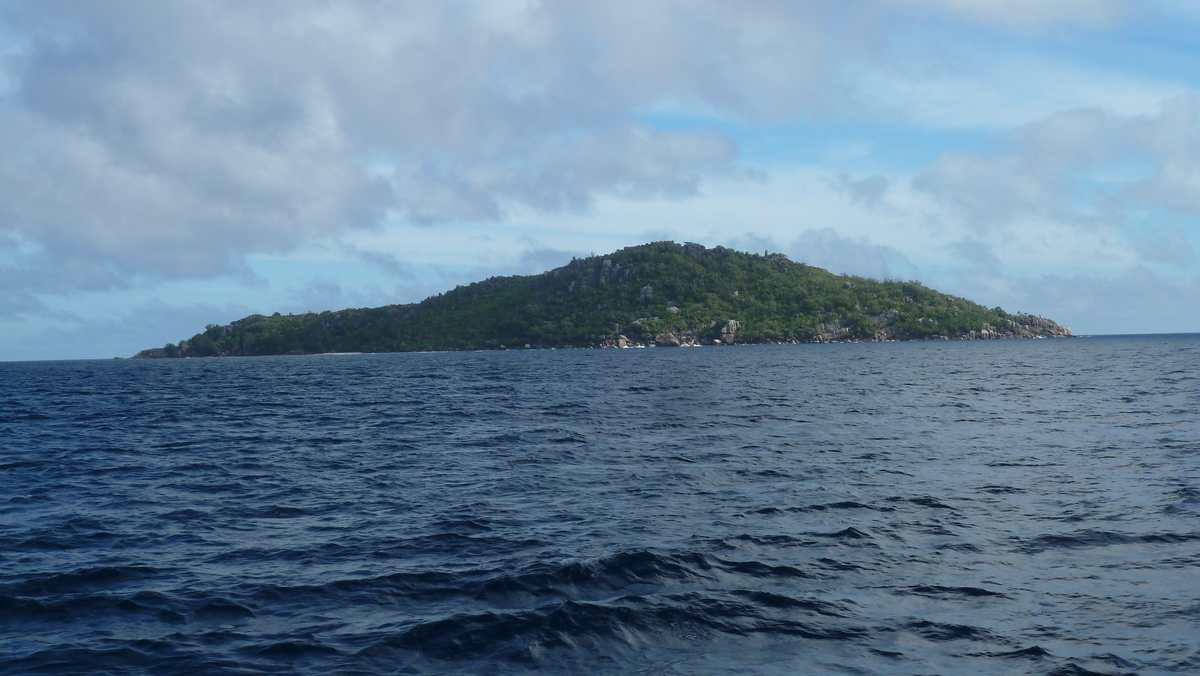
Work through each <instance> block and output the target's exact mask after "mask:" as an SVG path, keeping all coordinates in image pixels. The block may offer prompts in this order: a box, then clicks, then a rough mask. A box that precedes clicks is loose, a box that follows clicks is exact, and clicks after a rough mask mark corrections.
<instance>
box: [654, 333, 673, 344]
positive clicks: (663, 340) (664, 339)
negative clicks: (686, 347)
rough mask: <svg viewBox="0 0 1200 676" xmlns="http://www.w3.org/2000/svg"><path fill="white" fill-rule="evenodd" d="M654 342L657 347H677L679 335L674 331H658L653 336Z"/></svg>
mask: <svg viewBox="0 0 1200 676" xmlns="http://www.w3.org/2000/svg"><path fill="white" fill-rule="evenodd" d="M654 344H655V345H657V346H659V347H679V336H676V335H675V334H674V333H660V334H658V335H657V336H655V337H654Z"/></svg>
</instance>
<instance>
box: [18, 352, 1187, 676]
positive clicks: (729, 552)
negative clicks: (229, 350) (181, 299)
mask: <svg viewBox="0 0 1200 676" xmlns="http://www.w3.org/2000/svg"><path fill="white" fill-rule="evenodd" d="M1198 378H1200V336H1196V335H1188V336H1159V337H1125V338H1095V339H1076V340H1029V341H971V342H951V343H902V344H835V345H794V346H762V347H740V348H703V349H674V350H669V349H661V348H660V349H643V350H560V351H517V352H488V353H440V354H390V355H324V356H309V357H275V358H233V359H196V360H170V361H82V362H25V363H0V673H4V674H25V673H45V674H274V673H289V674H290V673H312V674H375V673H404V674H445V673H464V674H489V673H496V674H509V673H590V674H603V673H646V674H724V673H745V674H888V675H895V674H900V675H903V674H913V675H915V674H1052V675H1055V676H1069V675H1074V676H1081V675H1088V674H1170V673H1178V674H1194V673H1200V415H1198V413H1197V412H1198V411H1200V379H1198Z"/></svg>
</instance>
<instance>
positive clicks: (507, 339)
mask: <svg viewBox="0 0 1200 676" xmlns="http://www.w3.org/2000/svg"><path fill="white" fill-rule="evenodd" d="M1071 335H1072V334H1071V330H1070V329H1069V328H1068V327H1066V326H1059V325H1058V324H1056V323H1055V322H1053V321H1051V320H1049V319H1045V318H1043V317H1037V316H1033V315H1028V314H1009V313H1007V312H1005V311H1004V310H1002V309H1000V308H998V307H996V308H986V307H983V306H982V305H979V304H978V303H974V302H972V301H969V300H966V299H964V298H958V297H955V296H951V295H947V294H944V293H940V292H938V291H934V290H933V289H929V288H927V287H925V286H924V285H922V284H921V283H919V282H915V281H907V282H905V281H897V280H876V279H868V278H864V277H857V276H851V275H835V274H833V273H831V272H829V271H827V270H824V269H821V268H818V267H813V266H810V265H805V264H804V263H797V262H795V261H792V260H789V259H788V257H787V256H784V255H783V254H779V253H763V254H761V255H760V254H753V253H745V252H741V251H736V250H733V249H729V248H725V247H720V246H718V247H714V248H707V247H704V246H702V245H699V244H692V243H688V244H676V243H675V242H652V243H650V244H643V245H640V246H633V247H628V248H625V249H621V250H620V251H616V252H613V253H611V254H608V255H603V256H589V257H587V258H576V259H574V260H572V261H571V262H570V263H568V264H567V265H564V266H562V267H560V268H555V269H553V270H548V271H546V272H543V273H541V274H536V275H515V276H509V277H492V278H489V279H485V280H483V281H479V282H475V283H474V284H469V285H467V286H459V287H456V288H454V289H453V290H450V291H446V292H445V293H441V294H438V295H436V296H431V297H429V298H426V299H425V300H423V301H421V302H419V303H410V304H404V305H388V306H385V307H377V308H356V309H347V310H338V311H326V312H310V313H305V314H288V315H281V314H279V313H275V314H273V315H271V316H265V315H251V316H249V317H246V318H244V319H239V320H237V321H235V322H233V323H231V324H227V325H224V326H221V325H217V324H209V325H208V326H207V327H205V330H204V331H203V332H201V333H197V334H196V335H194V336H192V337H191V338H189V339H185V340H181V341H180V342H179V343H168V344H167V345H165V346H163V347H157V348H151V349H148V350H143V351H141V352H139V353H138V354H136V355H134V357H135V358H140V359H147V358H173V357H210V356H214V357H215V356H251V355H280V354H321V353H332V352H407V351H430V350H503V349H534V348H605V347H648V346H661V347H681V346H699V345H737V344H767V343H833V342H861V341H877V342H878V341H901V340H988V339H1003V338H1059V337H1070V336H1071Z"/></svg>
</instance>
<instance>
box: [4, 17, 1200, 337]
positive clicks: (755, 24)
mask: <svg viewBox="0 0 1200 676" xmlns="http://www.w3.org/2000/svg"><path fill="white" fill-rule="evenodd" d="M1197 36H1200V5H1197V4H1196V3H1193V2H1183V1H1177V0H1138V1H1126V0H1036V1H1035V0H1006V1H1004V2H1000V1H993V0H860V1H858V2H848V3H830V2H825V1H824V0H821V1H817V0H811V1H810V0H788V1H786V2H783V1H781V2H768V1H747V2H737V3H731V2H716V1H704V0H662V1H648V0H639V1H637V2H633V1H628V2H627V1H623V0H622V1H618V0H613V1H610V2H596V3H559V2H554V3H551V2H536V1H533V0H495V1H492V2H482V1H481V2H453V1H447V2H437V3H415V2H414V3H375V2H365V1H364V2H350V1H343V2H338V1H335V0H330V1H321V2H317V1H312V2H307V1H304V0H297V1H294V2H288V3H244V2H205V3H198V2H197V3H191V2H178V3H161V2H150V1H147V2H122V3H95V2H56V3H45V2H20V1H16V2H8V3H5V4H4V5H3V6H2V7H0V329H2V330H0V359H3V360H11V359H57V358H64V359H66V358H106V357H112V356H129V355H131V354H133V353H134V352H136V351H137V350H139V349H141V348H144V347H152V346H160V345H162V344H164V343H166V342H168V341H177V340H179V339H180V338H184V337H187V336H190V335H192V334H193V333H195V332H197V331H199V330H201V329H202V328H203V327H204V325H205V324H208V323H214V322H215V323H227V322H229V321H231V320H234V319H238V318H240V317H242V316H245V315H248V314H251V313H256V312H258V313H267V314H269V313H271V312H276V311H280V312H285V313H286V312H304V311H310V310H324V309H340V308H343V307H363V306H376V305H383V304H387V303H403V302H413V301H418V300H421V299H422V298H424V297H426V296H428V295H430V294H434V293H437V292H440V291H443V290H445V289H448V288H452V287H453V286H454V285H456V284H462V283H468V282H471V281H474V280H477V279H480V278H483V277H487V276H491V275H496V274H517V273H533V272H539V271H541V270H544V269H548V268H550V267H555V266H558V265H562V264H565V263H566V262H568V261H570V259H571V257H572V256H580V255H588V254H591V253H598V254H599V253H606V252H609V251H612V250H615V249H618V248H621V247H625V246H630V245H635V244H640V243H644V242H647V241H652V240H662V239H672V240H675V241H680V242H682V241H694V242H700V243H702V244H705V245H709V246H714V245H725V246H732V247H736V248H741V249H745V250H752V251H761V250H767V249H769V250H772V251H782V252H784V253H786V254H788V255H789V256H791V257H792V258H793V259H795V260H801V261H805V262H808V263H810V264H813V265H818V266H821V267H826V268H829V269H830V270H832V271H834V272H849V273H854V274H862V275H869V276H874V277H888V278H904V279H918V280H921V281H922V282H924V283H926V284H928V285H930V286H932V287H934V288H937V289H939V290H943V291H947V292H950V293H954V294H957V295H961V296H966V297H968V298H971V299H974V300H977V301H979V302H981V303H984V304H986V305H989V306H994V305H999V306H1001V307H1003V308H1005V309H1007V310H1009V311H1024V312H1033V313H1036V314H1041V315H1044V316H1048V317H1050V318H1052V319H1055V320H1056V321H1059V322H1061V323H1065V324H1068V325H1070V326H1071V327H1072V328H1073V329H1074V330H1075V331H1076V332H1077V333H1095V334H1101V333H1147V332H1185V331H1200V274H1198V272H1197V261H1196V254H1195V252H1196V250H1197V247H1200V71H1197V69H1196V68H1195V67H1194V65H1195V63H1196V61H1197V57H1198V56H1200V44H1198V43H1200V37H1197Z"/></svg>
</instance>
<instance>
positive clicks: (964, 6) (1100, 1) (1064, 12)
mask: <svg viewBox="0 0 1200 676" xmlns="http://www.w3.org/2000/svg"><path fill="white" fill-rule="evenodd" d="M885 1H886V2H888V4H891V5H894V6H900V7H923V8H927V9H930V10H934V11H938V12H944V13H947V14H949V15H951V16H954V17H956V18H959V19H963V20H967V21H973V22H979V23H983V24H988V25H993V26H998V27H1000V28H1004V29H1008V30H1016V31H1019V32H1022V33H1029V32H1036V31H1039V30H1042V29H1045V28H1047V27H1049V26H1054V25H1060V24H1074V25H1082V26H1087V27H1093V28H1095V27H1102V26H1106V25H1109V24H1111V23H1112V22H1114V21H1115V20H1117V19H1118V18H1120V17H1121V16H1122V15H1123V14H1124V13H1126V12H1128V11H1131V10H1132V9H1133V8H1134V7H1135V3H1134V2H1133V1H1132V0H885Z"/></svg>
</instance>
